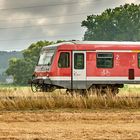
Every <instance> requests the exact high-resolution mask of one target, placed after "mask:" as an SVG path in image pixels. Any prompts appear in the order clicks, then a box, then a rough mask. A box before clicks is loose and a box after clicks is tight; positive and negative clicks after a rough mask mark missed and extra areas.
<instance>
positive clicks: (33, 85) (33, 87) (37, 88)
mask: <svg viewBox="0 0 140 140" xmlns="http://www.w3.org/2000/svg"><path fill="white" fill-rule="evenodd" d="M31 90H32V91H33V92H41V91H42V88H41V86H40V85H38V84H36V83H31Z"/></svg>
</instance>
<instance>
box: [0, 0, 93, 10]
mask: <svg viewBox="0 0 140 140" xmlns="http://www.w3.org/2000/svg"><path fill="white" fill-rule="evenodd" d="M79 2H80V1H76V2H69V3H68V2H67V3H57V4H46V5H45V4H44V5H34V6H24V7H12V8H0V10H18V9H30V8H38V7H51V6H61V5H73V4H77V3H78V4H83V3H89V2H91V1H89V0H88V1H87V0H85V1H83V0H82V2H80V3H79Z"/></svg>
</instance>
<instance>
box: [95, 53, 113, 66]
mask: <svg viewBox="0 0 140 140" xmlns="http://www.w3.org/2000/svg"><path fill="white" fill-rule="evenodd" d="M113 61H114V60H113V54H112V53H97V59H96V63H97V64H96V65H97V68H113Z"/></svg>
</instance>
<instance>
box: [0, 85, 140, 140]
mask: <svg viewBox="0 0 140 140" xmlns="http://www.w3.org/2000/svg"><path fill="white" fill-rule="evenodd" d="M138 97H140V90H139V87H125V88H124V89H122V90H121V91H120V93H119V95H117V97H111V98H105V97H100V98H99V97H97V96H95V95H90V96H88V97H83V96H79V95H75V96H70V95H66V94H65V92H64V91H62V90H61V91H56V92H54V93H32V92H31V91H30V89H29V88H1V89H0V139H50V140H66V139H69V140H86V139H88V140H92V139H140V98H138Z"/></svg>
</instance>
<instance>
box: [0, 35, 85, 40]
mask: <svg viewBox="0 0 140 140" xmlns="http://www.w3.org/2000/svg"><path fill="white" fill-rule="evenodd" d="M81 35H83V34H65V35H62V34H61V35H55V36H46V37H45V36H43V37H33V38H13V39H0V41H18V40H34V39H42V38H46V39H47V38H56V37H73V36H81Z"/></svg>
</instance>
